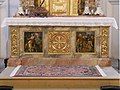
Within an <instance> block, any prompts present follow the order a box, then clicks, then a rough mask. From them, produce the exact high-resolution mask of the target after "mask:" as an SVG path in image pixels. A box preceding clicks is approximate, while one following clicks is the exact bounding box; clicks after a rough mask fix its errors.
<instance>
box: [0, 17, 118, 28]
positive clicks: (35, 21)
mask: <svg viewBox="0 0 120 90" xmlns="http://www.w3.org/2000/svg"><path fill="white" fill-rule="evenodd" d="M7 25H8V26H9V25H12V26H25V25H28V26H112V27H114V28H116V29H118V26H117V23H116V20H115V19H114V18H113V17H44V18H41V17H40V18H36V17H35V18H33V17H31V18H27V17H26V18H20V17H9V18H5V19H4V21H3V23H2V25H1V27H5V26H7Z"/></svg>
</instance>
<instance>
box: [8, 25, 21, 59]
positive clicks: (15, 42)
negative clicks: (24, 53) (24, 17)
mask: <svg viewBox="0 0 120 90" xmlns="http://www.w3.org/2000/svg"><path fill="white" fill-rule="evenodd" d="M18 29H19V27H17V26H16V27H12V26H10V34H11V57H18V56H19V46H20V45H19V30H18Z"/></svg>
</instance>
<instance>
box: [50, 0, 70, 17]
mask: <svg viewBox="0 0 120 90" xmlns="http://www.w3.org/2000/svg"><path fill="white" fill-rule="evenodd" d="M69 3H70V2H69V0H51V1H50V14H51V15H55V16H67V15H69Z"/></svg>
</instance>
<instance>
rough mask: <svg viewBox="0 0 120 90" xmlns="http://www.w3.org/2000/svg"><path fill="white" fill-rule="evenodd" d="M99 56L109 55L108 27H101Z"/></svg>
mask: <svg viewBox="0 0 120 90" xmlns="http://www.w3.org/2000/svg"><path fill="white" fill-rule="evenodd" d="M100 32H101V33H100V34H101V41H100V45H101V57H102V58H108V57H109V27H101V30H100Z"/></svg>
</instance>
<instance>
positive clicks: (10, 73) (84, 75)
mask: <svg viewBox="0 0 120 90" xmlns="http://www.w3.org/2000/svg"><path fill="white" fill-rule="evenodd" d="M102 2H103V0H19V2H18V3H19V5H18V8H17V12H15V14H14V15H13V16H12V17H8V18H5V20H4V22H3V24H4V26H8V30H9V37H10V38H9V43H8V46H9V54H10V55H9V58H8V60H7V62H6V63H7V68H6V69H5V70H4V71H3V72H2V73H1V76H4V75H5V76H6V79H2V80H0V85H8V86H13V88H15V90H18V89H21V88H22V89H21V90H25V89H31V90H33V89H34V90H40V89H43V88H54V89H55V88H74V89H78V88H79V90H100V88H101V90H103V89H102V88H118V89H119V79H120V78H119V77H118V75H119V74H118V72H117V71H116V70H115V69H114V68H113V67H112V63H111V58H110V53H111V50H110V48H111V47H110V46H111V45H110V42H111V41H110V40H111V39H110V35H111V34H110V29H111V28H116V29H117V28H118V26H117V24H116V20H115V19H114V18H113V17H107V16H106V14H105V13H104V11H105V10H104V9H106V8H103V5H102V4H103V3H102ZM106 85H109V86H108V87H107V86H106ZM104 86H106V87H104ZM113 86H114V87H113ZM118 89H114V90H118ZM56 90H57V89H56ZM104 90H112V89H104Z"/></svg>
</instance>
